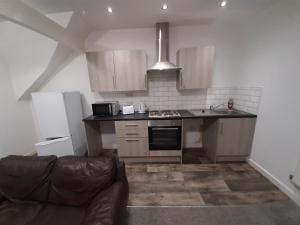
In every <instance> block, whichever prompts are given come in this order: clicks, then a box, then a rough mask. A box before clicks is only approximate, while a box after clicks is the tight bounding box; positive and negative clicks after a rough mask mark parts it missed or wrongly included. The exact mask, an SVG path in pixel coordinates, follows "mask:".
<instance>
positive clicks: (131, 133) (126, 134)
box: [126, 133, 138, 135]
mask: <svg viewBox="0 0 300 225" xmlns="http://www.w3.org/2000/svg"><path fill="white" fill-rule="evenodd" d="M126 135H138V133H126Z"/></svg>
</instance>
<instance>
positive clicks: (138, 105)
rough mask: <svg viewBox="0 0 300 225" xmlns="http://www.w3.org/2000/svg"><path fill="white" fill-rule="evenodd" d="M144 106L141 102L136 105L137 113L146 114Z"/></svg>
mask: <svg viewBox="0 0 300 225" xmlns="http://www.w3.org/2000/svg"><path fill="white" fill-rule="evenodd" d="M146 110H147V109H146V104H145V103H143V102H139V103H137V113H146Z"/></svg>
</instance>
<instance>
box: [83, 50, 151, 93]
mask: <svg viewBox="0 0 300 225" xmlns="http://www.w3.org/2000/svg"><path fill="white" fill-rule="evenodd" d="M86 58H87V63H88V70H89V77H90V84H91V90H92V91H93V92H122V91H124V92H125V91H142V90H147V60H146V53H145V52H144V51H142V50H131V51H125V50H124V51H103V52H88V53H86Z"/></svg>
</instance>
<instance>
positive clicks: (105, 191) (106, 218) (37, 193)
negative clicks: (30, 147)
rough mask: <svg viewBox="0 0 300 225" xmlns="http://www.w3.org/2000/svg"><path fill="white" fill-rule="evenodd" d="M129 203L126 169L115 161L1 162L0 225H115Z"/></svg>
mask: <svg viewBox="0 0 300 225" xmlns="http://www.w3.org/2000/svg"><path fill="white" fill-rule="evenodd" d="M127 200H128V182H127V178H126V174H125V168H124V164H120V163H117V162H116V160H115V159H114V158H111V157H74V156H66V157H61V158H56V157H55V156H46V157H34V156H33V157H25V156H8V157H6V158H3V159H1V160H0V224H1V225H2V224H3V225H52V224H53V225H116V224H119V222H121V221H120V220H121V216H122V214H123V213H125V209H126V205H127Z"/></svg>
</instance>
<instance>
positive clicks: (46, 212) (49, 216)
mask: <svg viewBox="0 0 300 225" xmlns="http://www.w3.org/2000/svg"><path fill="white" fill-rule="evenodd" d="M84 217H85V209H84V208H79V207H70V206H59V205H52V204H46V205H44V207H43V208H42V210H41V211H40V212H39V214H38V215H37V216H36V217H35V218H34V219H33V221H32V222H31V223H30V224H29V225H80V224H81V222H82V221H83V219H84Z"/></svg>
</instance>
